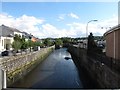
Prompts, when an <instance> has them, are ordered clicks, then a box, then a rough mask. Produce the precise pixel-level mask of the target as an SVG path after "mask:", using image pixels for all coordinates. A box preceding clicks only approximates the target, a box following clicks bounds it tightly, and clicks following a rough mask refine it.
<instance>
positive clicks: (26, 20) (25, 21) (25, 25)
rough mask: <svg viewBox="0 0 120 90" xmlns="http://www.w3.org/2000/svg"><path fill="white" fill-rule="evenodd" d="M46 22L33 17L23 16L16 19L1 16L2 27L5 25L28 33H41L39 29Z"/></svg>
mask: <svg viewBox="0 0 120 90" xmlns="http://www.w3.org/2000/svg"><path fill="white" fill-rule="evenodd" d="M44 21H45V20H43V19H39V18H36V17H33V16H27V15H22V16H21V17H18V18H15V17H13V16H11V15H8V14H0V25H2V24H4V25H6V26H9V27H13V28H17V29H19V30H20V31H25V32H27V33H32V34H33V35H36V33H34V32H39V27H37V25H41V24H42V23H43V22H44Z"/></svg>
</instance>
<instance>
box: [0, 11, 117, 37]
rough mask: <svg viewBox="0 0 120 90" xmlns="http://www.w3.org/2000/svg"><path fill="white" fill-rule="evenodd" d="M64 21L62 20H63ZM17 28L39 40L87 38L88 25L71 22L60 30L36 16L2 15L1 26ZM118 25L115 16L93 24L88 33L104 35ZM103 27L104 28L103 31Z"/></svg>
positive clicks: (89, 26) (0, 15)
mask: <svg viewBox="0 0 120 90" xmlns="http://www.w3.org/2000/svg"><path fill="white" fill-rule="evenodd" d="M61 19H62V18H61ZM2 24H4V25H6V26H9V27H13V28H17V29H19V30H20V31H25V32H27V33H31V34H33V35H34V36H36V37H38V38H46V37H53V38H57V37H67V36H68V37H85V36H86V25H87V23H78V22H71V23H68V24H65V25H66V27H67V28H66V27H64V28H62V29H60V28H58V27H56V26H55V25H52V24H50V23H48V22H45V20H43V19H40V18H36V17H34V16H28V15H22V16H20V17H17V18H15V17H13V16H11V15H8V14H5V13H4V14H0V25H2ZM117 24H118V16H113V17H111V18H108V19H107V20H102V21H97V22H91V23H89V25H88V33H89V32H92V33H93V35H103V34H104V33H105V32H106V28H107V27H113V26H116V25H117ZM101 27H104V28H103V29H101Z"/></svg>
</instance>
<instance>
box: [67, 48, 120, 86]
mask: <svg viewBox="0 0 120 90" xmlns="http://www.w3.org/2000/svg"><path fill="white" fill-rule="evenodd" d="M68 51H69V52H70V53H71V56H72V58H73V60H74V61H75V62H76V63H77V64H78V66H80V67H83V68H84V69H85V70H86V71H87V72H88V74H89V75H90V76H91V78H92V79H94V80H95V81H96V82H97V83H98V84H99V86H100V87H99V88H120V75H119V73H116V72H114V71H113V70H111V69H110V68H109V67H108V66H107V65H105V64H104V63H102V62H100V61H98V60H95V59H93V58H91V57H89V56H87V51H86V50H85V49H82V48H79V47H75V46H70V47H69V48H68Z"/></svg>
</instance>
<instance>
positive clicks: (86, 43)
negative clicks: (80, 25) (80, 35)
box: [85, 20, 98, 48]
mask: <svg viewBox="0 0 120 90" xmlns="http://www.w3.org/2000/svg"><path fill="white" fill-rule="evenodd" d="M93 21H94V22H96V21H98V20H90V21H88V22H87V25H86V45H85V48H87V37H88V24H89V23H90V22H93Z"/></svg>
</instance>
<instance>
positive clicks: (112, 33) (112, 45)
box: [105, 25, 120, 59]
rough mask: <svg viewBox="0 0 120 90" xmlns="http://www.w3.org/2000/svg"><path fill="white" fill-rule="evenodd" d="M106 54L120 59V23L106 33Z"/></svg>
mask: <svg viewBox="0 0 120 90" xmlns="http://www.w3.org/2000/svg"><path fill="white" fill-rule="evenodd" d="M105 38H106V55H107V56H109V57H112V58H115V59H120V25H118V26H116V27H113V28H112V29H111V30H109V31H107V32H106V33H105Z"/></svg>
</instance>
